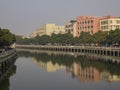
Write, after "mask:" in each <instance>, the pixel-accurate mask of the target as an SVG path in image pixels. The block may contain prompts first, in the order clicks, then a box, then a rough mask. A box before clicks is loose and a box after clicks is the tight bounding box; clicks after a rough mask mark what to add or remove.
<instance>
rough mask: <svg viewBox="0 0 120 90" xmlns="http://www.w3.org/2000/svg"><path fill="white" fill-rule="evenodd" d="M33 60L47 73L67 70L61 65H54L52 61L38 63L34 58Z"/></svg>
mask: <svg viewBox="0 0 120 90" xmlns="http://www.w3.org/2000/svg"><path fill="white" fill-rule="evenodd" d="M32 60H33V61H34V63H35V64H36V65H38V66H40V67H41V68H43V69H44V70H45V71H47V72H55V71H57V70H59V69H65V66H64V65H59V64H57V63H56V64H53V63H52V62H51V61H48V62H42V61H36V60H35V59H34V58H32Z"/></svg>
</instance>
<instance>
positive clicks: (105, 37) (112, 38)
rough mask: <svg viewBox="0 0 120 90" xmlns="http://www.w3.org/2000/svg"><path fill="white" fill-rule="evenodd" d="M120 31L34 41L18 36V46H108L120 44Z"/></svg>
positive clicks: (43, 38)
mask: <svg viewBox="0 0 120 90" xmlns="http://www.w3.org/2000/svg"><path fill="white" fill-rule="evenodd" d="M119 38H120V30H119V29H117V30H114V31H110V32H103V31H98V32H97V33H95V34H93V35H91V34H90V33H89V32H81V35H80V37H75V38H73V36H72V34H70V33H66V34H52V35H51V36H47V35H43V36H37V37H35V38H33V39H28V38H22V37H19V36H16V43H18V44H36V45H38V44H39V45H80V44H89V45H90V44H96V43H97V44H98V45H106V44H107V43H110V42H112V43H118V44H120V39H119Z"/></svg>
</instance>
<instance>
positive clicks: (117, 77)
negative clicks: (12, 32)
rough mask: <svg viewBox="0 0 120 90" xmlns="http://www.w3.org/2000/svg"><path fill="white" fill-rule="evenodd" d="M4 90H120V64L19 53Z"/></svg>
mask: <svg viewBox="0 0 120 90" xmlns="http://www.w3.org/2000/svg"><path fill="white" fill-rule="evenodd" d="M17 54H18V57H17V59H16V62H15V63H14V65H13V66H12V68H11V69H10V70H9V72H8V73H6V74H5V75H4V77H2V79H0V90H102V89H103V90H120V64H119V63H117V62H112V61H110V60H108V61H105V60H103V59H101V58H97V57H95V56H92V55H91V56H87V55H76V54H72V53H71V54H58V53H57V54H55V53H54V54H53V53H38V52H28V51H18V52H17Z"/></svg>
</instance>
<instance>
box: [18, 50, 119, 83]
mask: <svg viewBox="0 0 120 90" xmlns="http://www.w3.org/2000/svg"><path fill="white" fill-rule="evenodd" d="M18 56H19V57H32V58H33V59H32V60H33V62H34V63H35V64H36V65H38V66H40V67H42V68H43V69H44V70H46V71H47V72H55V71H56V70H59V69H63V68H64V69H66V72H67V73H68V74H70V75H71V76H72V78H77V79H78V80H80V82H100V81H107V82H116V81H120V70H119V68H120V63H118V62H112V61H111V60H103V58H102V59H101V58H97V57H95V56H86V55H80V56H76V55H74V56H72V55H65V54H50V53H49V54H47V53H37V52H36V53H35V52H34V53H33V52H25V51H24V52H21V51H19V52H18Z"/></svg>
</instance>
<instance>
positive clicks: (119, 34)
mask: <svg viewBox="0 0 120 90" xmlns="http://www.w3.org/2000/svg"><path fill="white" fill-rule="evenodd" d="M107 41H108V42H110V43H113V44H116V43H118V44H119V45H120V29H116V30H114V31H110V32H109V35H108V36H107Z"/></svg>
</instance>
